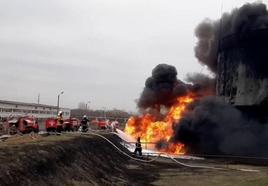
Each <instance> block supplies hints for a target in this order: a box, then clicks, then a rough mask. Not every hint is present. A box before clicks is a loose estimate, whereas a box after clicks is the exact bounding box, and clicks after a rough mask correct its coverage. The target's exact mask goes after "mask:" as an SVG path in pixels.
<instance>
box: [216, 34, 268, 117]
mask: <svg viewBox="0 0 268 186" xmlns="http://www.w3.org/2000/svg"><path fill="white" fill-rule="evenodd" d="M219 45H220V47H219V53H218V64H217V68H218V69H217V70H218V73H217V85H216V92H217V95H218V96H222V97H223V98H224V99H225V101H226V102H228V103H230V104H233V105H235V106H236V107H237V108H239V109H240V110H243V111H246V112H249V113H254V114H258V115H262V116H267V115H268V113H265V112H266V109H267V108H268V75H267V74H268V73H267V71H268V69H267V59H268V51H267V48H268V29H258V30H253V31H251V32H246V33H243V34H233V35H229V36H226V37H224V38H223V39H222V40H221V41H220V44H219Z"/></svg>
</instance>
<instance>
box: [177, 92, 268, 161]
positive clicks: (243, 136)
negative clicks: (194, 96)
mask: <svg viewBox="0 0 268 186" xmlns="http://www.w3.org/2000/svg"><path fill="white" fill-rule="evenodd" d="M175 131H176V134H175V136H174V139H175V140H176V141H180V142H182V143H184V144H185V145H186V147H187V148H188V149H187V150H188V152H191V153H201V154H227V155H243V156H245V155H248V156H266V157H267V156H268V148H266V147H267V145H268V127H267V125H263V124H260V123H258V122H256V121H252V120H249V119H247V118H246V117H245V116H243V115H242V113H241V112H240V111H239V110H237V109H236V108H234V107H232V106H231V105H228V104H227V103H225V102H223V101H222V100H220V99H219V98H215V97H207V98H204V99H202V100H199V101H196V102H195V103H193V104H192V105H189V108H188V112H187V114H186V115H185V116H184V118H183V119H182V120H181V121H180V122H179V124H178V125H177V128H176V130H175Z"/></svg>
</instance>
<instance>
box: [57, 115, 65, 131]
mask: <svg viewBox="0 0 268 186" xmlns="http://www.w3.org/2000/svg"><path fill="white" fill-rule="evenodd" d="M63 122H64V120H63V113H62V111H59V113H58V117H57V132H59V133H61V131H62V129H63V126H62V125H63Z"/></svg>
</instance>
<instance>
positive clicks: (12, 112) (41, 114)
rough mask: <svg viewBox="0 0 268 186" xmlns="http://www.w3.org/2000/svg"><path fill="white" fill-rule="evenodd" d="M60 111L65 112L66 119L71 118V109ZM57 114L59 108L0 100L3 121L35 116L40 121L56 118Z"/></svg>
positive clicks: (0, 112) (0, 113)
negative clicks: (10, 118)
mask: <svg viewBox="0 0 268 186" xmlns="http://www.w3.org/2000/svg"><path fill="white" fill-rule="evenodd" d="M59 110H61V111H62V112H63V118H64V119H68V118H70V115H71V110H70V109H68V108H60V109H59ZM57 112H58V108H57V107H56V106H52V105H44V104H36V103H23V102H16V101H4V100H0V118H2V119H3V118H9V117H17V116H34V117H35V118H38V119H46V118H55V117H56V116H57Z"/></svg>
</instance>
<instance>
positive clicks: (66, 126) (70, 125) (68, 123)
mask: <svg viewBox="0 0 268 186" xmlns="http://www.w3.org/2000/svg"><path fill="white" fill-rule="evenodd" d="M79 127H80V121H79V120H78V119H76V118H70V119H66V120H65V121H64V123H63V130H64V131H78V129H79Z"/></svg>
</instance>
